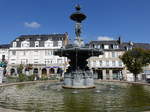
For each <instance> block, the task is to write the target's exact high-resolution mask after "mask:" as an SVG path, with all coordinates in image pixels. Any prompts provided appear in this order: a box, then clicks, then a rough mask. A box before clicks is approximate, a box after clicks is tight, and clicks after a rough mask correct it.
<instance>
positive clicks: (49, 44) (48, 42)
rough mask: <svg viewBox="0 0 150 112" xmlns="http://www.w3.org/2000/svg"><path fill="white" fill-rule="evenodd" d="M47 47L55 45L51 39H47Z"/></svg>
mask: <svg viewBox="0 0 150 112" xmlns="http://www.w3.org/2000/svg"><path fill="white" fill-rule="evenodd" d="M45 47H53V41H51V40H47V41H45Z"/></svg>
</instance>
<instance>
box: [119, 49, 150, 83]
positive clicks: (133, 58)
mask: <svg viewBox="0 0 150 112" xmlns="http://www.w3.org/2000/svg"><path fill="white" fill-rule="evenodd" d="M120 59H121V60H122V61H123V63H124V64H125V65H126V67H127V69H128V70H129V71H130V72H131V73H133V75H134V81H135V82H136V80H137V76H138V74H139V73H141V72H143V67H144V66H146V65H148V64H149V63H150V51H148V50H145V49H142V48H133V49H132V50H129V51H127V52H125V53H124V54H123V55H122V56H121V57H120Z"/></svg>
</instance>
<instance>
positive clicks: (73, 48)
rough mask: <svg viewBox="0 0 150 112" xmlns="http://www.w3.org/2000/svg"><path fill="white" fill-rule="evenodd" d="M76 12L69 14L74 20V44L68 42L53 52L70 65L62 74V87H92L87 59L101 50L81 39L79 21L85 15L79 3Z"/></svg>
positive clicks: (100, 52) (92, 81) (92, 82)
mask: <svg viewBox="0 0 150 112" xmlns="http://www.w3.org/2000/svg"><path fill="white" fill-rule="evenodd" d="M75 9H76V12H75V13H73V14H71V16H70V19H71V20H73V21H75V22H76V25H75V34H76V39H75V42H74V44H69V45H67V46H65V47H64V48H61V49H59V50H57V51H56V52H55V55H59V56H64V57H67V58H68V59H69V60H70V63H69V64H70V66H69V68H68V69H67V72H66V73H65V74H64V85H63V86H62V87H63V88H94V87H95V85H94V78H93V73H92V72H91V71H90V70H89V68H88V67H87V59H88V58H89V57H91V56H99V55H101V54H102V51H100V50H99V49H94V48H89V47H88V46H85V45H84V42H83V40H81V37H80V36H81V23H82V21H83V20H85V19H86V15H85V14H83V13H81V12H80V10H81V8H80V5H77V6H76V7H75Z"/></svg>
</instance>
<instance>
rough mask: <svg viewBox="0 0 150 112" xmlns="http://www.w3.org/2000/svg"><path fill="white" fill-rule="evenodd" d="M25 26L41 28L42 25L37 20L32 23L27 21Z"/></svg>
mask: <svg viewBox="0 0 150 112" xmlns="http://www.w3.org/2000/svg"><path fill="white" fill-rule="evenodd" d="M24 26H25V27H28V28H39V27H40V26H41V25H40V24H39V23H37V22H31V23H29V22H25V23H24Z"/></svg>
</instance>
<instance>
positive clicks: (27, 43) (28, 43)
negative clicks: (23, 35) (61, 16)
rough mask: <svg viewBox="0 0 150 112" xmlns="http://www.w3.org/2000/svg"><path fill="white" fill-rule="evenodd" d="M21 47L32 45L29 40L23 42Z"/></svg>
mask: <svg viewBox="0 0 150 112" xmlns="http://www.w3.org/2000/svg"><path fill="white" fill-rule="evenodd" d="M21 47H30V42H28V41H23V42H21Z"/></svg>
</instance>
